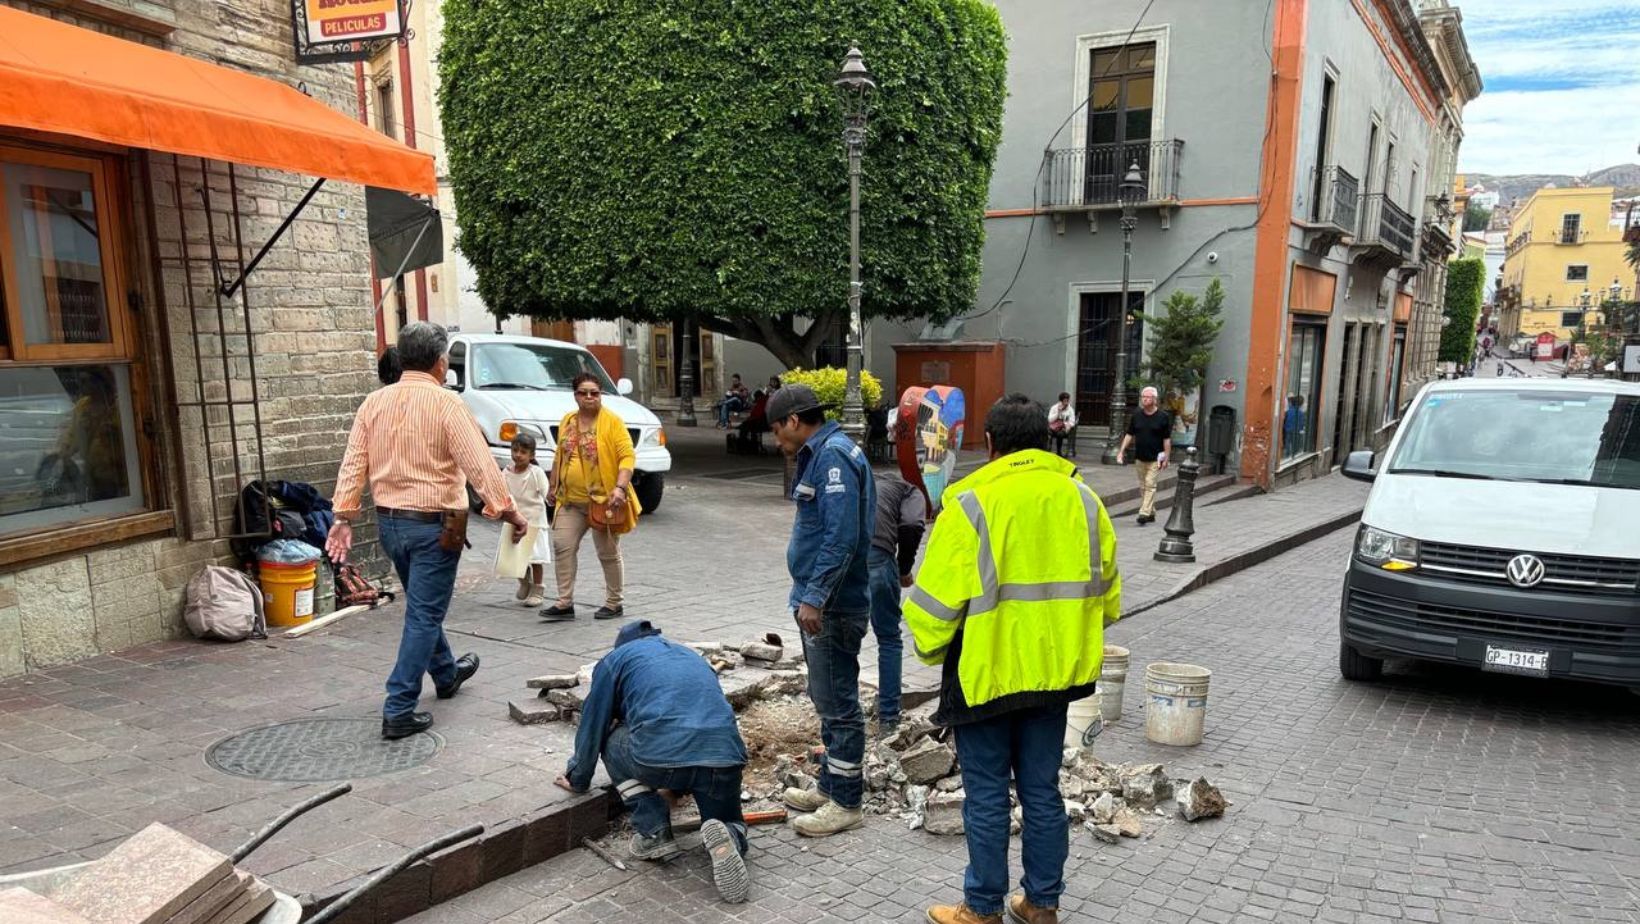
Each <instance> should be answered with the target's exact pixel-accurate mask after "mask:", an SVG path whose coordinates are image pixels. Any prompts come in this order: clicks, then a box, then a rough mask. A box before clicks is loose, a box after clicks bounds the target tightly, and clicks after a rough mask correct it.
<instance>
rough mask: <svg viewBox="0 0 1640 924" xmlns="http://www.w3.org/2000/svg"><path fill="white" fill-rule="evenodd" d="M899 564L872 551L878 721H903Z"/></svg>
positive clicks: (879, 722)
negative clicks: (901, 702)
mask: <svg viewBox="0 0 1640 924" xmlns="http://www.w3.org/2000/svg"><path fill="white" fill-rule="evenodd" d="M900 615H901V612H900V563H899V562H898V561H896V560H895V558H894V556H892V555H890V554H888V553H887V552H884V551H882V550H881V549H875V548H874V549H872V550H871V634H872V635H875V636H876V637H877V724H878V725H879V726H886V725H893V724H894V723H895V722H898V721H900V676H901V674H902V673H903V671H904V669H905V664H904V661H905V637H904V636H903V635H902V634H901V632H900Z"/></svg>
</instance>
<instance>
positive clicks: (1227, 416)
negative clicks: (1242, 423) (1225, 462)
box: [1207, 404, 1236, 456]
mask: <svg viewBox="0 0 1640 924" xmlns="http://www.w3.org/2000/svg"><path fill="white" fill-rule="evenodd" d="M1235 448H1236V409H1235V408H1233V407H1230V406H1229V405H1227V404H1219V405H1215V406H1214V408H1213V410H1211V411H1209V412H1208V415H1207V451H1208V452H1209V453H1210V454H1212V455H1215V456H1227V455H1229V454H1230V451H1231V450H1233V449H1235Z"/></svg>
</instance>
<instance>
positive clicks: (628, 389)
mask: <svg viewBox="0 0 1640 924" xmlns="http://www.w3.org/2000/svg"><path fill="white" fill-rule="evenodd" d="M615 393H616V394H618V395H620V396H621V397H623V398H624V397H626V396H627V395H630V394H632V380H631V379H621V380H620V381H619V382H616V383H615Z"/></svg>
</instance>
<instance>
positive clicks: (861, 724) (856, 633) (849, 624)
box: [797, 611, 871, 809]
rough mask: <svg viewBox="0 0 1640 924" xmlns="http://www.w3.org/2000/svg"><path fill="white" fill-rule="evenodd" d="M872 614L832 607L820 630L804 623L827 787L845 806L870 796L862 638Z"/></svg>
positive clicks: (823, 781)
mask: <svg viewBox="0 0 1640 924" xmlns="http://www.w3.org/2000/svg"><path fill="white" fill-rule="evenodd" d="M870 621H871V613H870V612H869V611H862V612H859V613H835V612H827V613H825V614H824V615H823V616H822V617H821V628H820V634H819V635H813V636H811V635H809V634H808V633H807V632H804V631H803V630H802V627H799V628H798V630H797V634H798V636H800V637H801V638H802V639H803V656H804V658H805V659H807V661H808V665H809V699H810V700H812V701H813V702H814V711H815V712H816V713H818V714H819V716H820V742H821V743H822V744H824V745H825V746H826V755H825V756H824V757H822V758H821V759H820V781H819V789H820V791H821V792H823V793H825V794H826V795H828V796H830V797H831V801H833V802H835V803H837V804H838V805H841V806H842V807H843V808H850V809H857V808H859V807H860V800H861V798H862V796H863V795H864V780H863V779H862V778H861V767H862V765H863V764H864V763H865V759H866V717H865V713H864V712H863V711H861V709H860V641H861V640H862V639H864V638H865V635H866V625H867V624H868V623H869V622H870Z"/></svg>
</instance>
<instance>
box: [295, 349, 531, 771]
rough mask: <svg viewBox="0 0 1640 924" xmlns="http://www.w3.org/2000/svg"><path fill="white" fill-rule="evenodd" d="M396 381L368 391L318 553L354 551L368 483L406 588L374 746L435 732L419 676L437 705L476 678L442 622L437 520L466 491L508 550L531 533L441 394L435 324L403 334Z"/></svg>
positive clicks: (460, 506) (444, 553) (477, 441)
mask: <svg viewBox="0 0 1640 924" xmlns="http://www.w3.org/2000/svg"><path fill="white" fill-rule="evenodd" d="M398 339H399V343H398V351H399V361H400V363H402V365H403V367H404V375H403V377H402V378H400V379H399V381H398V382H397V383H395V384H393V385H389V386H388V387H386V388H382V389H379V390H377V391H376V392H374V393H372V394H371V395H370V397H368V398H366V399H365V400H364V404H363V405H362V406H360V408H359V413H358V415H357V416H355V417H354V418H353V432H352V433H351V434H349V436H348V439H347V452H346V453H345V454H344V455H343V456H342V470H341V474H339V475H338V476H337V478H336V497H335V504H336V525H335V526H334V527H333V528H332V529H331V531H330V540H329V542H327V543H326V544H325V549H326V550H327V551H328V552H329V553H330V557H331V558H332V559H333V560H334V561H336V562H338V563H340V562H343V561H346V560H347V553H348V551H349V549H351V548H352V546H353V521H354V520H356V519H358V516H359V505H360V501H361V495H362V494H363V493H364V486H365V482H366V481H368V482H369V483H370V497H371V499H372V500H374V501H375V504H376V516H377V520H378V523H379V525H380V530H381V541H382V550H383V551H384V552H386V553H387V557H388V558H389V559H391V560H392V562H393V567H394V569H395V570H396V571H398V574H399V582H400V583H401V584H403V585H404V596H405V611H404V635H403V637H402V638H401V639H400V640H399V659H398V663H397V664H395V665H394V667H393V673H392V674H390V675H389V676H388V678H387V703H386V705H385V706H383V707H382V737H383V738H388V739H393V738H404V737H407V736H409V735H414V734H416V733H417V732H423V731H426V730H427V729H429V728H431V727H432V726H433V716H432V714H431V713H427V712H417V711H416V702H417V701H418V700H419V699H420V698H421V676H422V675H423V674H431V675H432V676H433V689H434V690H435V691H436V692H437V693H438V698H439V699H449V698H450V697H452V696H454V695H456V691H457V690H459V689H461V685H462V684H463V683H466V682H467V680H468V678H470V677H472V676H473V675H474V674H476V673H478V655H477V654H474V653H471V652H469V653H467V654H464V655H462V656H461V657H460V658H459V659H458V658H455V657H453V656H452V653H451V651H450V643H449V641H448V640H447V639H446V638H445V637H444V614H445V612H446V611H447V610H448V609H449V608H450V598H451V597H452V596H453V595H454V594H455V584H456V566H457V564H458V563H459V562H460V561H461V548H460V546H457V547H456V548H455V549H453V550H451V549H445V548H444V547H443V546H442V545H441V544H440V542H439V536H440V534H441V533H443V531H444V525H443V519H444V513H445V511H449V510H465V509H466V506H467V490H466V486H467V483H468V482H471V483H472V485H473V489H474V490H475V491H477V492H478V496H479V497H480V498H482V499H483V500H484V515H485V516H487V517H490V518H491V519H497V518H499V519H502V520H505V521H506V522H508V523H511V524H512V525H513V541H514V542H517V541H518V540H519V539H521V538H522V537H523V535H524V532H525V530H526V529H527V528H528V526H529V524H528V522H527V521H525V519H524V517H523V516H522V515H520V514H519V512H518V511H517V510H515V509H513V502H512V496H511V495H510V494H509V493H508V491H507V483H506V481H505V480H504V479H503V478H502V477H501V469H500V468H498V467H497V466H496V464H495V461H494V460H493V459H491V458H490V451H489V447H488V446H486V445H485V442H484V435H483V433H481V432H480V431H479V428H478V422H477V421H475V420H473V415H472V413H471V412H470V411H468V410H467V405H465V404H463V403H462V401H461V399H460V398H458V397H456V396H455V395H454V394H453V393H451V392H449V391H446V390H445V388H444V374H445V371H446V370H447V369H448V368H449V357H448V356H447V355H446V354H447V353H448V351H449V347H450V339H449V337H448V336H447V335H446V334H445V332H444V328H442V327H439V326H438V325H437V324H429V323H427V322H425V321H418V322H416V323H414V324H409V325H406V326H405V327H404V329H403V330H401V331H399V338H398Z"/></svg>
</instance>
